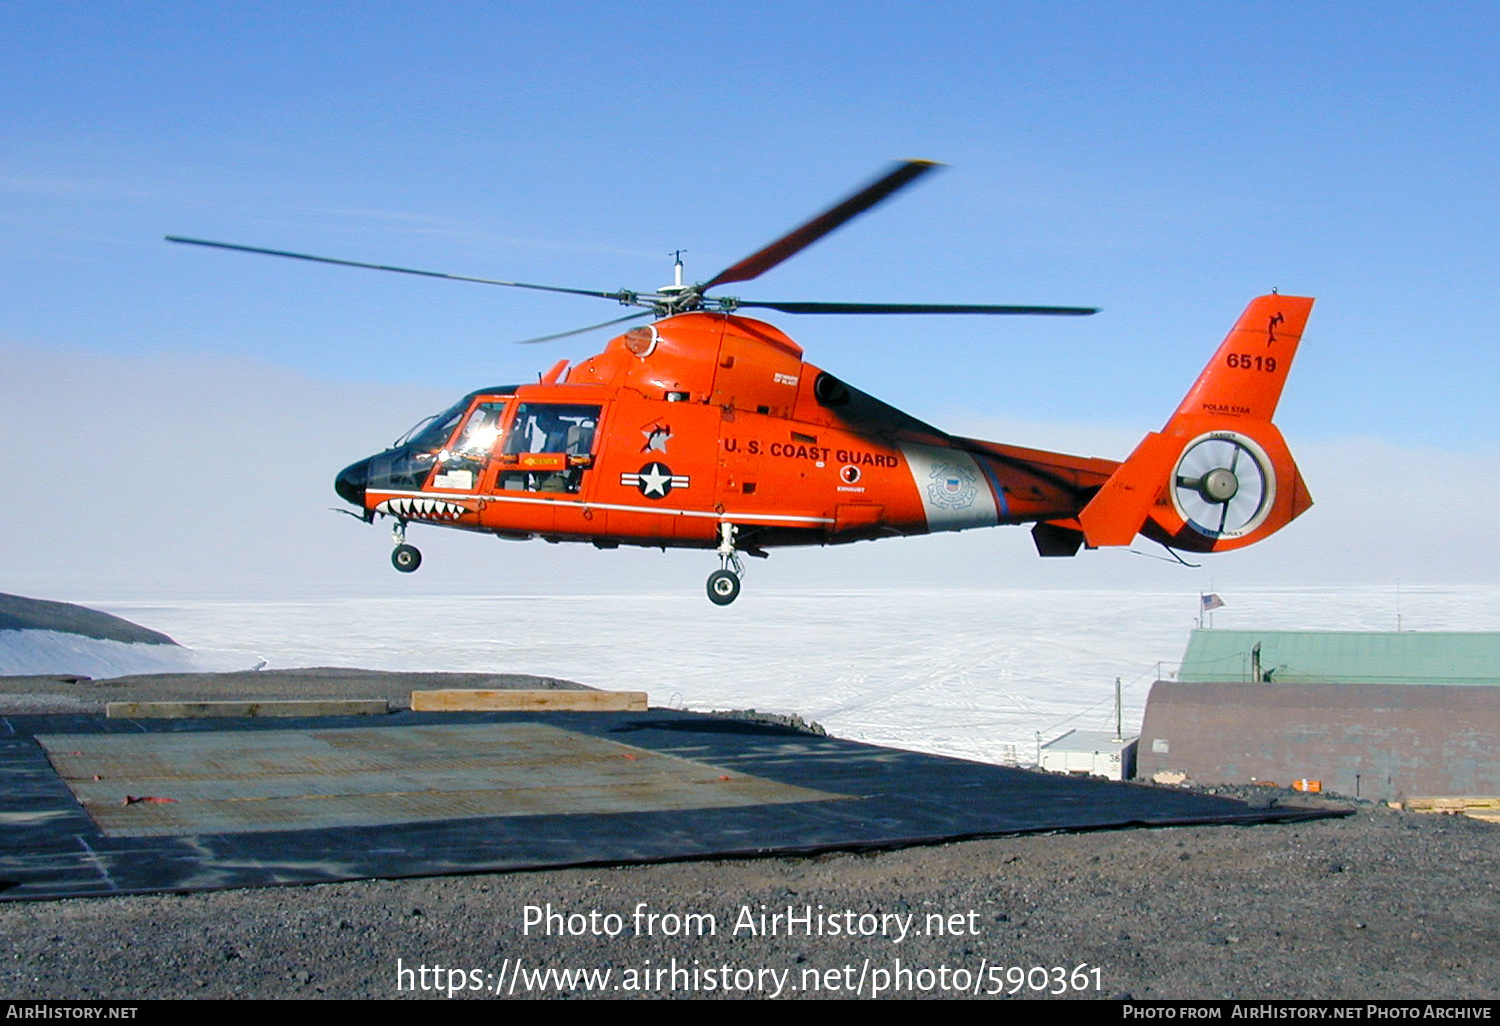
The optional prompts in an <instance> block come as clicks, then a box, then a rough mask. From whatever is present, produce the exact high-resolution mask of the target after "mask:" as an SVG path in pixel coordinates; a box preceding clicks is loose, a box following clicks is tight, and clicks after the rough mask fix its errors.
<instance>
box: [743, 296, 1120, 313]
mask: <svg viewBox="0 0 1500 1026" xmlns="http://www.w3.org/2000/svg"><path fill="white" fill-rule="evenodd" d="M744 306H754V307H763V308H765V309H767V310H779V311H781V312H782V313H791V314H1050V315H1055V316H1059V317H1087V316H1088V315H1089V314H1096V313H1098V312H1099V310H1098V308H1097V307H1090V306H974V305H968V304H953V303H752V302H751V301H749V300H748V299H742V300H737V301H736V302H735V307H736V308H739V307H744Z"/></svg>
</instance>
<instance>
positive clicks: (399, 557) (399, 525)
mask: <svg viewBox="0 0 1500 1026" xmlns="http://www.w3.org/2000/svg"><path fill="white" fill-rule="evenodd" d="M391 537H392V538H394V539H395V540H396V548H395V551H393V552H392V553H391V566H393V567H395V568H396V569H397V570H400V571H401V572H402V573H403V574H409V573H411V572H412V571H414V570H416V568H417V567H419V566H421V565H422V553H421V552H420V551H418V550H417V547H416V546H415V545H408V544H406V521H405V520H398V521H396V526H395V527H393V528H391Z"/></svg>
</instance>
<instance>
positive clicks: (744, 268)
mask: <svg viewBox="0 0 1500 1026" xmlns="http://www.w3.org/2000/svg"><path fill="white" fill-rule="evenodd" d="M940 166H941V165H939V164H937V163H936V162H934V161H931V160H906V161H902V162H901V163H899V164H897V165H896V166H895V167H894V168H892V169H891V170H890V171H889V172H887V173H886V174H885V175H884V176H883V177H881V178H880V179H878V180H877V181H874V182H871V183H870V184H869V185H867V186H865V187H864V188H863V189H861V190H859V192H856V193H855V194H854V195H853V196H850V197H849V198H848V199H846V200H844V202H842V203H840V204H839V205H838V206H836V207H834V208H833V209H831V210H829V211H827V212H826V213H822V214H819V215H818V216H817V217H815V218H813V219H812V220H811V221H808V222H807V223H806V224H804V225H803V226H802V227H800V228H797V229H794V230H793V231H790V232H787V233H786V234H785V235H783V236H782V237H781V238H779V239H777V240H776V241H775V242H773V243H771V244H770V245H769V246H767V247H765V248H764V249H762V250H761V251H760V252H758V253H755V254H753V255H751V256H747V257H746V258H745V259H743V260H741V261H740V262H739V263H737V264H735V265H734V266H733V267H729V268H726V269H725V270H722V271H720V272H719V273H718V274H717V275H715V276H714V277H713V278H712V279H711V280H710V281H708V282H706V283H705V284H703V285H699V286H698V287H697V289H696V291H697V293H698V294H699V295H702V294H703V293H704V292H706V291H708V290H709V289H711V288H713V287H714V286H715V285H724V284H726V283H728V282H732V281H749V280H750V279H752V278H758V277H760V276H761V275H762V274H765V273H766V272H767V271H769V270H770V269H771V268H773V267H775V266H776V265H777V264H779V263H781V262H782V261H783V260H785V259H787V258H788V257H791V256H795V255H796V254H798V253H800V252H801V251H802V250H804V249H806V248H807V247H808V246H811V245H812V244H813V243H814V242H817V241H818V240H819V239H821V238H822V237H823V236H825V235H827V234H828V233H829V232H831V231H833V230H834V229H835V228H838V227H839V226H840V225H842V224H844V223H845V222H846V221H849V220H851V219H852V218H855V217H858V216H859V215H860V214H862V213H864V212H865V211H866V210H869V209H870V208H871V207H873V206H874V205H875V204H877V203H879V202H880V201H881V200H883V199H885V198H886V197H887V196H889V195H890V194H891V193H893V192H895V191H896V190H897V189H900V188H902V187H903V186H906V185H910V184H911V183H912V182H914V181H916V180H917V179H918V178H920V177H921V176H922V175H925V174H926V173H927V172H929V171H931V170H933V169H934V168H936V167H940Z"/></svg>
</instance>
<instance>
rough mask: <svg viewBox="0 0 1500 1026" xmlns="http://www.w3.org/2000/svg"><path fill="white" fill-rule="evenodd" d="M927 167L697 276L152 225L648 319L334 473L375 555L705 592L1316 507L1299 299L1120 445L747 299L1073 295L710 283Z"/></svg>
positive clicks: (1127, 538) (1204, 547)
mask: <svg viewBox="0 0 1500 1026" xmlns="http://www.w3.org/2000/svg"><path fill="white" fill-rule="evenodd" d="M937 166H939V165H937V164H935V163H933V162H931V161H916V160H913V161H903V162H900V163H898V164H896V165H895V166H894V167H892V168H891V169H890V170H888V171H887V172H886V173H885V174H883V175H881V176H880V177H879V178H877V179H876V180H875V181H873V182H871V183H870V184H869V185H867V186H865V187H864V188H862V189H860V190H858V191H857V192H855V193H854V194H853V195H851V196H849V197H848V198H847V199H845V200H843V201H842V202H840V203H838V204H836V205H835V206H833V207H831V208H829V209H828V210H826V211H824V212H823V213H821V214H819V215H818V216H817V217H814V218H812V219H811V220H809V221H807V222H805V223H804V224H802V225H800V226H799V227H797V228H795V229H793V230H792V231H790V232H788V233H786V234H785V235H782V236H781V237H780V238H778V239H776V240H775V241H774V242H772V243H770V244H769V245H767V246H765V247H763V248H762V249H760V250H759V251H757V252H755V253H753V254H752V255H750V256H748V257H746V258H745V259H743V260H741V261H739V262H738V263H736V264H734V265H732V266H730V267H728V268H726V269H725V270H723V271H721V272H720V273H718V274H717V275H715V276H714V277H712V278H711V279H709V280H708V281H706V282H702V283H698V284H684V283H683V280H682V260H681V253H680V252H679V253H678V254H677V259H676V263H675V275H674V278H675V280H674V283H673V284H672V285H668V286H664V287H662V288H659V289H657V290H655V291H652V292H631V291H627V290H619V291H615V292H604V291H591V290H587V289H573V288H563V287H559V286H552V285H536V284H529V283H525V282H514V281H502V280H498V279H489V278H475V277H469V276H464V275H454V274H444V273H440V272H435V271H424V270H418V269H414V268H406V267H396V266H389V265H383V264H370V263H363V262H359V261H352V260H341V259H336V258H332V257H322V256H314V255H311V254H306V253H294V252H289V251H285V250H274V249H264V248H260V247H254V246H242V245H237V244H232V243H224V242H212V241H209V240H204V239H191V238H184V237H180V236H168V237H167V240H168V241H170V242H178V243H186V244H191V245H198V246H210V247H214V248H220V249H229V250H237V251H241V252H248V253H257V254H263V255H269V256H279V257H289V258H293V259H298V260H309V261H314V262H317V263H327V264H336V265H340V266H347V267H358V268H367V269H372V270H381V271H390V272H395V273H400V274H413V275H421V276H425V277H436V278H446V279H451V280H455V281H466V282H474V283H479V284H488V285H501V286H506V287H510V288H523V289H532V290H540V291H545V292H555V293H563V294H568V295H580V296H591V297H595V298H600V299H608V300H612V301H614V302H617V303H620V304H622V305H625V306H630V307H635V308H637V309H636V311H635V312H632V313H630V314H627V315H626V316H624V317H619V318H616V319H614V320H610V321H606V322H604V323H602V324H595V325H590V326H589V327H587V328H581V329H577V330H575V331H567V332H562V333H559V334H556V335H549V336H545V337H543V338H539V339H528V340H526V341H530V342H545V341H551V340H554V339H559V338H565V337H568V336H570V335H574V334H581V333H583V332H586V331H593V330H598V329H602V328H606V327H612V326H615V325H619V324H623V323H625V322H627V321H630V320H634V319H642V318H646V317H650V318H651V319H652V320H651V323H649V324H642V325H638V326H636V327H633V328H631V329H629V330H627V331H625V332H624V333H623V334H622V335H619V336H617V337H615V338H613V339H611V340H610V341H609V342H608V343H607V344H606V345H605V347H604V350H603V352H601V353H599V354H597V355H595V356H592V357H590V358H588V359H586V360H584V361H582V362H581V363H578V364H576V365H573V366H571V367H570V366H569V361H568V360H566V359H564V360H559V361H558V362H557V363H556V364H555V365H553V367H552V368H551V369H550V370H548V371H547V372H546V373H545V374H542V375H540V376H539V380H538V381H537V382H536V383H534V384H533V383H527V384H517V385H499V386H493V387H488V388H479V389H476V390H474V391H472V392H470V393H469V394H468V395H466V396H464V397H463V398H462V399H460V400H458V401H457V402H456V403H454V404H453V405H452V406H450V407H449V408H448V409H446V410H444V411H442V412H441V413H438V414H435V415H434V416H432V417H429V418H427V419H426V420H425V421H423V422H421V423H419V424H418V425H417V426H416V427H414V428H413V429H412V430H411V431H409V432H407V434H406V435H404V436H403V437H402V438H400V439H399V440H398V441H397V442H396V443H394V444H393V445H392V446H390V447H389V448H387V449H385V450H383V451H382V452H379V453H376V454H374V455H372V456H368V457H365V458H364V459H361V460H359V461H357V462H355V463H353V464H351V465H349V466H348V467H345V468H344V469H343V470H342V471H340V472H339V473H338V475H337V477H336V478H335V482H334V490H335V491H336V492H337V494H338V495H339V497H340V498H342V499H343V500H345V501H346V502H347V503H349V504H350V505H351V506H352V507H353V508H354V511H357V512H354V511H351V510H344V511H343V512H349V513H351V515H354V516H356V517H357V518H358V519H360V520H362V521H364V522H366V523H373V522H374V521H375V519H376V518H377V517H386V518H390V519H391V521H392V525H393V526H392V536H393V543H394V548H393V549H392V552H391V562H392V564H393V565H394V566H395V568H396V569H397V570H399V571H402V572H404V573H411V572H413V571H415V570H416V569H417V568H418V566H420V564H421V561H422V556H421V553H420V552H419V551H418V550H417V548H416V547H415V546H413V545H412V544H410V543H409V542H408V541H407V539H406V534H407V528H408V526H409V525H411V524H422V525H429V526H434V527H449V528H456V529H459V530H465V531H474V532H480V533H487V534H494V535H498V536H500V537H503V538H513V539H530V538H542V539H546V540H547V541H552V542H560V541H578V542H589V543H592V544H593V545H595V546H596V547H598V548H601V549H613V548H617V547H618V546H620V545H639V546H649V547H660V548H663V549H665V548H668V547H684V548H696V549H705V550H713V551H714V553H715V554H716V555H717V557H718V561H719V567H718V569H717V570H714V571H713V572H712V573H710V574H709V576H708V581H707V592H708V597H709V599H710V600H711V601H712V602H714V603H715V604H716V605H720V606H724V605H728V604H730V603H732V602H733V601H734V600H735V599H736V598H737V597H738V596H739V594H740V590H741V580H742V578H743V576H744V564H743V562H742V560H741V555H742V554H743V555H749V556H755V557H764V556H766V555H767V550H768V549H771V548H774V547H779V546H792V545H830V544H843V543H848V542H856V541H866V540H873V539H880V538H888V537H898V536H904V535H920V534H928V533H933V532H938V531H962V530H968V529H970V528H977V527H993V526H997V525H1002V524H1031V525H1033V526H1032V537H1033V540H1034V542H1035V545H1036V548H1037V552H1038V554H1039V555H1041V556H1043V557H1062V556H1073V555H1076V554H1077V552H1078V551H1079V549H1080V548H1089V549H1094V548H1100V547H1107V546H1126V545H1129V544H1131V543H1132V542H1133V541H1134V539H1135V537H1136V536H1137V535H1144V536H1145V537H1147V538H1150V539H1152V540H1154V541H1156V542H1159V543H1161V544H1162V545H1164V546H1166V547H1167V548H1168V550H1170V551H1171V552H1172V554H1173V555H1174V556H1175V557H1176V558H1177V559H1179V560H1181V559H1182V557H1181V556H1180V555H1178V553H1179V552H1192V553H1202V552H1215V551H1222V550H1227V549H1237V548H1240V547H1242V546H1246V545H1250V544H1253V543H1255V542H1258V541H1260V540H1262V539H1264V538H1266V537H1268V536H1269V535H1271V534H1273V533H1274V532H1276V531H1278V530H1279V529H1281V528H1282V527H1284V526H1285V525H1286V524H1288V523H1289V522H1291V521H1292V520H1293V519H1294V518H1296V517H1297V516H1299V515H1301V514H1302V513H1303V512H1305V511H1306V510H1307V509H1308V508H1309V507H1310V506H1311V505H1312V498H1311V496H1310V495H1309V494H1308V490H1307V486H1306V484H1305V483H1304V482H1303V480H1302V475H1301V472H1300V471H1299V470H1298V469H1297V466H1296V464H1295V462H1294V461H1293V459H1292V456H1291V453H1290V451H1289V449H1288V448H1287V445H1286V442H1285V440H1284V439H1283V438H1282V436H1281V433H1280V431H1279V430H1278V429H1277V428H1276V427H1275V425H1274V424H1272V416H1273V414H1274V413H1275V410H1276V406H1277V403H1278V401H1279V399H1280V396H1281V391H1282V387H1283V385H1284V384H1285V381H1286V377H1287V373H1288V371H1289V370H1290V369H1291V364H1292V358H1293V356H1294V355H1295V354H1296V350H1297V346H1298V343H1299V341H1300V340H1301V337H1302V332H1303V329H1304V326H1305V325H1306V322H1307V317H1308V314H1309V313H1310V311H1311V309H1312V305H1313V300H1312V299H1310V298H1306V297H1299V296H1289V295H1280V294H1278V293H1275V292H1273V293H1272V294H1270V295H1264V296H1260V297H1258V298H1256V299H1254V300H1252V301H1251V302H1250V304H1249V306H1248V307H1246V309H1245V311H1244V313H1243V314H1242V315H1241V316H1240V318H1239V320H1238V321H1237V322H1236V323H1235V325H1234V327H1233V328H1232V329H1231V331H1230V332H1229V335H1228V336H1227V337H1226V338H1225V340H1224V342H1223V343H1222V344H1221V345H1220V346H1219V348H1218V349H1217V351H1216V352H1215V353H1214V355H1213V357H1212V358H1211V359H1210V360H1209V362H1208V364H1207V366H1205V367H1204V369H1203V372H1202V373H1201V374H1200V375H1199V376H1198V378H1197V380H1196V382H1195V383H1194V384H1193V386H1192V387H1191V388H1190V389H1189V391H1188V393H1187V395H1186V396H1185V397H1184V398H1183V400H1182V402H1181V403H1180V404H1179V405H1178V407H1177V409H1176V410H1175V411H1174V412H1173V413H1172V415H1171V416H1170V417H1169V418H1168V420H1167V422H1166V424H1165V426H1164V427H1163V428H1162V430H1161V431H1159V432H1152V433H1149V434H1147V435H1146V436H1145V437H1144V439H1143V440H1142V441H1141V442H1140V444H1139V445H1138V446H1137V447H1136V448H1135V450H1134V451H1133V452H1132V453H1131V454H1130V455H1129V456H1128V457H1127V458H1126V459H1125V460H1124V461H1122V462H1117V461H1113V460H1108V459H1100V458H1095V457H1083V456H1070V455H1066V454H1063V453H1053V452H1045V451H1042V450H1037V449H1029V448H1023V447H1020V446H1015V445H1010V444H1004V443H999V442H988V441H981V440H978V439H972V438H962V437H957V436H954V435H950V434H948V433H946V432H944V431H942V430H940V429H938V428H936V427H933V426H932V425H929V424H926V423H924V422H923V421H920V420H918V419H917V418H915V417H912V416H910V415H908V414H906V413H903V412H902V411H900V410H898V409H896V408H895V407H894V406H891V405H889V404H887V403H885V402H882V401H881V400H879V399H877V398H875V397H874V396H871V395H869V394H867V393H865V392H862V391H860V390H859V389H858V388H856V387H855V386H854V385H852V384H849V383H848V382H846V381H844V380H843V379H841V378H838V377H835V376H834V375H833V374H831V373H829V372H828V371H825V370H822V369H820V368H818V367H816V366H814V365H813V364H811V363H808V362H807V361H806V360H804V359H803V350H802V347H801V346H800V345H798V344H797V343H796V342H794V341H793V340H792V339H791V338H790V337H788V336H787V335H786V334H785V333H783V332H782V331H781V330H780V329H778V328H776V327H774V326H772V325H771V324H768V323H766V322H765V321H762V320H759V319H756V318H753V317H748V316H745V315H744V314H743V313H741V311H742V310H745V309H769V310H774V311H777V312H780V313H787V314H982V315H988V314H1000V315H1016V314H1022V315H1026V314H1030V315H1044V316H1087V315H1091V314H1094V313H1097V310H1096V309H1095V308H1091V307H1057V306H998V305H956V304H930V303H838V302H768V301H752V300H745V299H740V298H736V297H730V296H724V295H713V296H710V295H708V292H709V290H711V289H717V288H719V287H720V286H724V285H729V284H733V283H738V282H747V281H751V280H753V279H755V278H757V277H759V276H760V275H762V274H764V273H765V272H766V271H768V270H770V269H771V268H773V267H775V266H777V265H779V264H780V263H782V262H783V261H785V260H787V259H788V258H790V257H792V256H794V255H795V254H797V253H798V252H800V251H801V250H803V249H805V248H806V247H808V246H810V245H812V244H813V243H814V242H817V241H818V240H819V239H821V238H823V237H824V236H826V235H827V234H828V233H829V232H832V231H833V230H835V229H837V228H839V227H840V226H842V225H843V224H845V223H846V222H848V221H849V220H851V219H852V218H854V217H856V216H858V215H860V214H861V213H863V212H865V211H866V210H868V209H870V208H871V207H873V206H874V205H875V204H877V203H879V202H881V201H883V200H884V199H886V198H888V197H889V196H891V195H892V194H893V193H895V192H896V191H898V190H900V189H902V188H904V187H905V186H907V185H909V184H911V183H912V182H913V181H915V180H917V179H918V178H920V177H921V176H923V175H925V174H927V173H928V172H930V171H932V170H933V169H934V168H935V167H937Z"/></svg>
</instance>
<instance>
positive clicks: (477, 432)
mask: <svg viewBox="0 0 1500 1026" xmlns="http://www.w3.org/2000/svg"><path fill="white" fill-rule="evenodd" d="M504 422H505V403H504V402H495V401H488V402H481V403H478V404H477V405H476V406H475V407H474V410H473V412H471V413H470V414H469V417H468V419H467V420H466V421H464V426H463V427H462V429H460V430H459V432H458V434H457V436H455V437H454V439H453V442H452V443H451V444H450V445H449V446H448V447H447V448H445V449H442V450H440V451H439V452H438V454H437V459H438V461H439V467H438V472H437V474H436V475H434V477H433V479H432V486H433V487H434V488H456V489H460V490H464V491H467V490H468V489H471V488H473V487H475V485H477V484H478V482H479V477H480V475H481V474H483V473H484V468H485V467H486V466H487V465H488V464H489V462H490V453H491V451H492V450H493V449H494V447H495V443H496V441H498V440H499V438H500V427H501V425H502V424H503V423H504Z"/></svg>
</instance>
